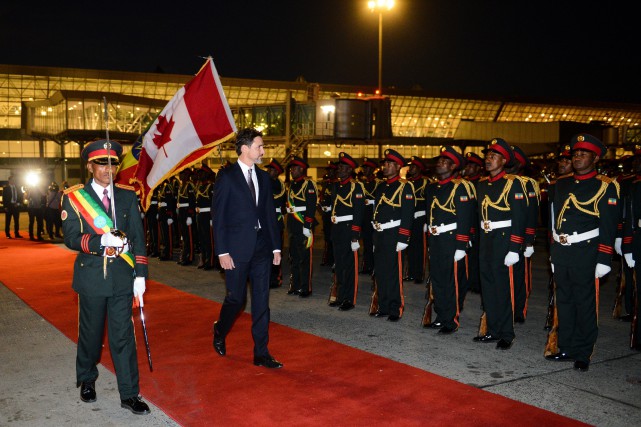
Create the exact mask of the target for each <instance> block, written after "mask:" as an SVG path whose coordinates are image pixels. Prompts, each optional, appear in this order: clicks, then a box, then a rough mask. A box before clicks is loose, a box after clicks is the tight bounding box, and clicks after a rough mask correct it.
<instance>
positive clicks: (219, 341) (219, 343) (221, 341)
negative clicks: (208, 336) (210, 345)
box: [214, 322, 227, 356]
mask: <svg viewBox="0 0 641 427" xmlns="http://www.w3.org/2000/svg"><path fill="white" fill-rule="evenodd" d="M216 323H218V322H214V350H216V353H218V354H220V355H221V356H224V355H225V354H227V349H226V348H225V338H222V337H221V336H220V335H219V334H218V332H216Z"/></svg>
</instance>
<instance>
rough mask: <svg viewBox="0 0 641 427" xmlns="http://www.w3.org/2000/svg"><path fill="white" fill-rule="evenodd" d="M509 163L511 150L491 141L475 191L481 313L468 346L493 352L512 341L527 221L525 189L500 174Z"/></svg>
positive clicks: (507, 175) (513, 179)
mask: <svg viewBox="0 0 641 427" xmlns="http://www.w3.org/2000/svg"><path fill="white" fill-rule="evenodd" d="M512 161H514V153H513V151H512V148H511V147H510V146H509V145H508V143H507V142H505V140H503V139H501V138H494V139H493V140H492V141H491V142H490V144H489V145H488V147H487V151H486V154H485V169H486V171H487V173H488V174H489V176H487V177H484V178H482V179H481V181H480V182H479V185H478V188H477V198H478V203H479V223H480V232H479V233H480V239H479V271H480V273H481V293H482V299H483V308H484V309H485V313H484V314H483V317H482V327H481V328H480V330H479V335H478V336H477V337H475V338H474V341H477V342H496V348H497V349H499V350H508V349H510V348H511V347H512V342H513V341H514V271H513V266H514V264H516V263H517V262H518V261H519V258H520V255H519V254H520V253H522V251H523V244H524V242H525V220H526V218H527V201H526V197H527V193H526V190H525V187H524V186H523V184H522V182H521V181H520V180H519V179H518V178H517V177H516V176H515V175H509V174H507V173H506V172H505V166H506V165H507V164H509V163H510V162H512ZM484 319H485V321H486V323H487V331H484V329H485V328H484V327H483V323H485V322H484ZM483 332H485V333H483Z"/></svg>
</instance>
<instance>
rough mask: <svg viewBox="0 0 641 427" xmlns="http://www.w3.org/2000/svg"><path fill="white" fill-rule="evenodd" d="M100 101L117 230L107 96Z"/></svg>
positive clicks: (110, 191) (113, 212)
mask: <svg viewBox="0 0 641 427" xmlns="http://www.w3.org/2000/svg"><path fill="white" fill-rule="evenodd" d="M102 101H103V103H104V105H105V133H106V138H107V143H106V144H105V149H106V150H107V167H108V168H109V194H111V219H112V220H113V222H114V228H113V230H118V225H117V224H116V197H115V195H114V175H113V171H112V170H111V154H110V151H111V141H109V110H108V108H107V97H106V96H103V97H102ZM113 230H112V231H113Z"/></svg>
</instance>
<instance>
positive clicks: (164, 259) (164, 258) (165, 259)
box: [158, 256, 171, 261]
mask: <svg viewBox="0 0 641 427" xmlns="http://www.w3.org/2000/svg"><path fill="white" fill-rule="evenodd" d="M158 259H159V260H160V261H170V260H171V258H169V257H168V256H161V257H158Z"/></svg>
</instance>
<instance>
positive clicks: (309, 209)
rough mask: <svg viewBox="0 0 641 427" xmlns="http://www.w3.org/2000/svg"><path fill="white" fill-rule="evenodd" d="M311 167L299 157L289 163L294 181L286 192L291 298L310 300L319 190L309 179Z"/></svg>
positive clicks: (289, 291) (294, 157) (293, 158)
mask: <svg viewBox="0 0 641 427" xmlns="http://www.w3.org/2000/svg"><path fill="white" fill-rule="evenodd" d="M307 168H309V164H307V162H306V161H305V160H303V159H302V158H300V157H298V156H293V157H292V159H291V160H290V161H289V170H290V173H291V176H292V180H291V182H290V183H289V190H288V192H287V234H288V235H289V256H290V261H291V276H292V277H291V282H290V285H289V290H288V291H287V293H288V294H290V295H292V294H295V295H298V296H300V297H301V298H307V297H308V296H310V295H311V294H312V259H313V258H312V250H313V244H314V226H315V225H316V224H315V223H316V219H315V218H314V215H315V213H316V203H317V201H318V189H317V188H316V183H315V182H314V181H313V180H312V179H311V178H310V177H308V176H306V173H307Z"/></svg>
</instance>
